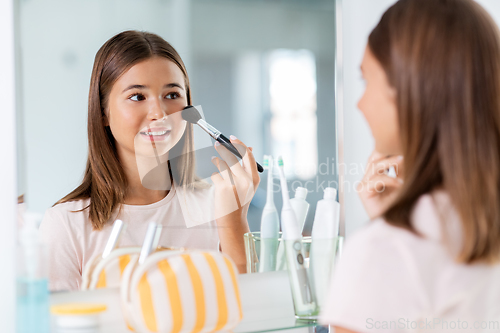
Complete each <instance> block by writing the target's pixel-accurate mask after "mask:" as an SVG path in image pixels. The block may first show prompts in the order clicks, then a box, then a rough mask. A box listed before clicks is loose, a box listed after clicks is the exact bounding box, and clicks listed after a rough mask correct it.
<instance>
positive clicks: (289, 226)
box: [278, 156, 318, 318]
mask: <svg viewBox="0 0 500 333" xmlns="http://www.w3.org/2000/svg"><path fill="white" fill-rule="evenodd" d="M278 170H279V174H280V181H281V194H282V196H283V208H282V210H281V227H282V229H283V242H284V245H285V246H284V247H285V253H286V261H287V267H288V276H289V278H290V286H291V288H292V296H293V302H294V306H295V314H296V315H297V316H298V317H301V318H305V317H308V318H313V317H315V316H316V315H317V314H318V306H317V304H316V299H315V296H314V293H313V292H312V290H311V285H310V283H309V279H308V277H307V270H306V268H305V266H304V255H303V245H302V235H301V233H300V227H299V224H298V222H297V217H296V216H295V212H294V211H293V208H292V205H291V204H290V196H289V194H288V185H287V183H286V178H285V172H284V169H283V158H282V157H281V156H279V157H278Z"/></svg>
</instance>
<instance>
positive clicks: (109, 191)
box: [56, 31, 196, 230]
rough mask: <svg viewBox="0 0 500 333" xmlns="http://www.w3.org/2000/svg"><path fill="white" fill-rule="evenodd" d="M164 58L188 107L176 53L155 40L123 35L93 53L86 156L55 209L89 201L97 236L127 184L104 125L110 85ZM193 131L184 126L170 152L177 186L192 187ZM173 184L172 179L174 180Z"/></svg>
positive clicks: (133, 33) (145, 35)
mask: <svg viewBox="0 0 500 333" xmlns="http://www.w3.org/2000/svg"><path fill="white" fill-rule="evenodd" d="M154 56H159V57H164V58H166V59H168V60H170V61H172V62H174V63H175V64H176V65H177V66H178V67H179V68H180V70H181V71H182V73H183V74H184V80H185V86H186V94H187V102H188V104H189V105H190V104H191V88H190V85H189V78H188V74H187V71H186V68H185V66H184V63H183V62H182V59H181V57H180V56H179V54H178V53H177V51H176V50H175V49H174V48H173V47H172V46H171V45H170V44H169V43H167V42H166V41H165V40H164V39H163V38H161V37H160V36H158V35H155V34H152V33H148V32H140V31H124V32H121V33H119V34H117V35H116V36H114V37H112V38H111V39H109V40H108V41H107V42H106V43H105V44H104V45H103V46H102V47H101V48H100V49H99V51H98V52H97V54H96V56H95V60H94V68H93V69H92V76H91V79H90V91H89V106H88V125H87V126H88V128H87V132H88V140H89V152H88V159H87V167H86V170H85V175H84V178H83V181H82V184H81V185H80V186H78V187H77V188H76V189H75V190H74V191H73V192H71V193H69V194H68V195H66V196H65V197H64V198H62V199H61V200H59V201H58V202H57V203H56V205H57V204H59V203H63V202H68V201H74V200H80V199H90V204H89V206H88V207H85V208H84V209H88V213H89V218H90V220H91V222H92V226H93V228H94V229H96V230H101V229H102V228H103V227H104V225H105V224H106V223H107V222H108V220H109V219H110V218H111V216H112V214H113V212H114V211H115V209H116V208H118V207H119V206H120V205H121V204H122V203H123V201H124V199H125V195H126V193H127V187H128V184H127V178H126V177H125V173H124V171H123V168H122V166H121V164H120V162H119V159H118V154H117V151H116V147H115V139H114V137H113V135H112V133H111V130H110V129H109V127H108V126H106V124H105V110H106V107H107V103H108V97H109V94H110V92H111V88H112V87H113V84H114V83H115V82H116V81H117V80H118V78H119V77H120V76H121V75H122V74H123V73H125V72H126V71H127V70H128V69H129V68H131V67H132V66H134V65H135V64H137V63H139V62H141V61H144V60H147V59H149V58H152V57H154ZM193 145H194V143H193V125H192V124H187V125H186V130H185V131H184V134H183V136H182V138H181V139H180V140H179V142H178V143H177V144H176V145H175V146H174V147H173V148H172V150H171V155H172V156H180V157H179V158H175V159H173V160H170V161H169V163H170V168H171V169H173V170H174V172H171V176H172V177H174V179H175V181H176V182H177V184H179V185H185V184H188V185H192V184H194V183H195V180H196V177H195V171H194V170H195V166H194V152H193V151H194V150H193ZM176 178H177V179H176Z"/></svg>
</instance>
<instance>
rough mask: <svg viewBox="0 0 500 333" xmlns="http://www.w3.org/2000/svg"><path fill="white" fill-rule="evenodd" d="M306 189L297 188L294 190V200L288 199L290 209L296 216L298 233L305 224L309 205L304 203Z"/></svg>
mask: <svg viewBox="0 0 500 333" xmlns="http://www.w3.org/2000/svg"><path fill="white" fill-rule="evenodd" d="M306 197H307V189H306V188H304V187H297V189H296V190H295V198H293V199H290V204H291V205H292V209H293V211H294V212H295V216H297V222H298V223H299V228H300V231H301V232H303V230H304V224H305V223H306V218H307V212H308V211H309V206H310V205H309V203H308V202H307V201H306Z"/></svg>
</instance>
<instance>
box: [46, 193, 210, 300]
mask: <svg viewBox="0 0 500 333" xmlns="http://www.w3.org/2000/svg"><path fill="white" fill-rule="evenodd" d="M88 204H89V199H87V200H78V201H72V202H66V203H63V204H59V205H57V206H55V207H52V208H50V209H48V210H47V212H46V213H45V217H44V219H43V221H42V224H41V225H40V236H41V239H42V241H43V243H44V244H45V245H46V246H47V247H48V250H49V264H50V265H49V267H50V269H49V283H50V285H49V288H50V290H52V291H59V290H78V289H79V288H80V285H81V280H82V271H83V268H84V267H85V265H86V263H87V262H89V261H90V260H91V259H93V258H94V257H95V256H98V255H101V254H102V252H103V251H104V247H105V245H106V242H107V241H108V238H109V235H110V233H111V229H112V224H113V221H114V220H116V219H121V220H122V221H123V222H125V223H127V227H126V229H125V231H124V233H123V234H122V236H121V238H120V244H119V246H121V247H128V246H142V243H143V241H144V237H145V234H146V230H147V227H148V224H149V222H151V221H154V222H156V223H160V224H162V226H163V229H162V234H161V239H160V244H159V245H160V246H164V247H185V248H196V249H211V250H216V249H218V242H219V236H218V233H217V224H216V222H215V220H214V219H213V205H214V186H211V187H210V188H206V189H195V190H185V189H182V188H179V187H177V188H176V189H175V188H174V190H172V191H170V192H169V193H168V194H167V196H166V197H165V198H163V199H162V200H160V201H158V202H155V203H153V204H150V205H122V209H121V211H120V213H119V215H118V216H117V213H115V214H114V215H113V217H112V218H111V219H110V221H109V223H108V224H107V225H106V226H105V227H104V228H103V229H102V230H100V231H97V230H93V228H92V224H91V222H90V220H89V217H88V210H84V211H81V212H75V211H79V210H81V209H83V208H85V207H87V206H88ZM193 209H195V210H196V212H195V213H196V214H195V215H197V216H204V217H206V219H205V221H203V222H205V223H202V221H195V222H193V221H187V219H189V215H192V214H191V213H193V212H191V210H193ZM117 212H118V210H117ZM192 225H194V226H192ZM188 226H190V227H188Z"/></svg>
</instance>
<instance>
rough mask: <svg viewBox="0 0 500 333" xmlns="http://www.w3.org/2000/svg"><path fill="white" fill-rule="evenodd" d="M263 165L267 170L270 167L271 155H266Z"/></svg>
mask: <svg viewBox="0 0 500 333" xmlns="http://www.w3.org/2000/svg"><path fill="white" fill-rule="evenodd" d="M262 166H263V167H264V170H267V168H269V156H267V155H264V161H263V163H262Z"/></svg>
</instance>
